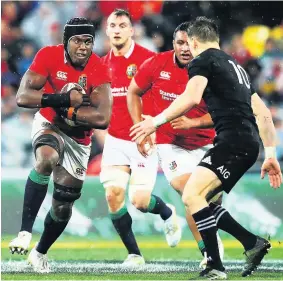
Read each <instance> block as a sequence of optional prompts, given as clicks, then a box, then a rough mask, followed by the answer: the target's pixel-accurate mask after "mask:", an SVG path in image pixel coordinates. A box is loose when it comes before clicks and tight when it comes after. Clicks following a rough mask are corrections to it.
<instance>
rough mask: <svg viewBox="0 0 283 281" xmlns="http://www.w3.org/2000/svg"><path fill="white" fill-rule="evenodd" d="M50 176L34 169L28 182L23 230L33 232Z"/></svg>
mask: <svg viewBox="0 0 283 281" xmlns="http://www.w3.org/2000/svg"><path fill="white" fill-rule="evenodd" d="M49 178H50V176H45V175H41V174H39V173H38V172H37V171H36V170H35V169H33V170H32V171H31V172H30V174H29V177H28V179H27V182H26V187H25V195H24V204H23V214H22V225H21V231H28V232H30V233H31V232H32V227H33V224H34V221H35V218H36V216H37V214H38V211H39V209H40V206H41V204H42V202H43V200H44V198H45V195H46V193H47V189H48V182H49Z"/></svg>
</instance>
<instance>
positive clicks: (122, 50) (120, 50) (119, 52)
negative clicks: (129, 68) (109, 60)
mask: <svg viewBox="0 0 283 281" xmlns="http://www.w3.org/2000/svg"><path fill="white" fill-rule="evenodd" d="M132 43H133V40H132V38H129V40H127V41H126V43H125V45H123V46H121V47H119V46H114V45H112V46H111V47H112V50H113V53H114V55H115V56H124V55H125V54H127V53H128V51H129V50H130V48H131V46H132Z"/></svg>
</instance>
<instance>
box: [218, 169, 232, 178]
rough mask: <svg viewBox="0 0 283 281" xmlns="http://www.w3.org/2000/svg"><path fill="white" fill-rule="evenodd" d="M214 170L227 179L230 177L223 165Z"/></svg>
mask: <svg viewBox="0 0 283 281" xmlns="http://www.w3.org/2000/svg"><path fill="white" fill-rule="evenodd" d="M216 170H218V171H219V172H220V174H221V175H222V176H223V178H224V179H228V178H229V177H230V172H229V171H227V169H226V168H224V166H220V167H218V168H217V169H216Z"/></svg>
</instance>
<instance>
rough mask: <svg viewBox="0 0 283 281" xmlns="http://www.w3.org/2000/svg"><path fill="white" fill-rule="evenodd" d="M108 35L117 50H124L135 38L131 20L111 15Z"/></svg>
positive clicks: (108, 21)
mask: <svg viewBox="0 0 283 281" xmlns="http://www.w3.org/2000/svg"><path fill="white" fill-rule="evenodd" d="M106 34H107V36H108V37H109V39H110V44H111V45H112V46H114V47H116V48H117V49H121V48H123V47H124V46H125V44H126V43H127V41H128V40H129V39H130V38H131V37H132V36H133V27H132V24H131V22H130V20H129V18H128V17H126V16H118V17H117V16H116V15H114V14H111V15H110V16H109V18H108V20H107V29H106Z"/></svg>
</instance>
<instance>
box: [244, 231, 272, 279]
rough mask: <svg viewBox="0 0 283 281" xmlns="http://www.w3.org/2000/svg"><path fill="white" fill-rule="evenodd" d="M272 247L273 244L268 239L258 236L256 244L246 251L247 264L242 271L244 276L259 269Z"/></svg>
mask: <svg viewBox="0 0 283 281" xmlns="http://www.w3.org/2000/svg"><path fill="white" fill-rule="evenodd" d="M270 248H271V245H270V243H269V242H268V241H267V240H266V239H264V238H261V237H259V236H258V237H257V240H256V243H255V246H254V247H253V248H252V249H250V250H248V251H245V252H244V255H246V264H245V266H244V269H243V271H242V276H243V277H246V276H249V275H251V274H252V273H253V272H254V271H255V270H256V269H257V267H258V266H259V265H260V263H261V261H262V260H263V258H264V256H265V255H266V254H267V253H268V251H269V249H270Z"/></svg>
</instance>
